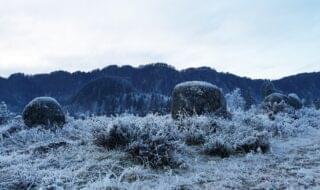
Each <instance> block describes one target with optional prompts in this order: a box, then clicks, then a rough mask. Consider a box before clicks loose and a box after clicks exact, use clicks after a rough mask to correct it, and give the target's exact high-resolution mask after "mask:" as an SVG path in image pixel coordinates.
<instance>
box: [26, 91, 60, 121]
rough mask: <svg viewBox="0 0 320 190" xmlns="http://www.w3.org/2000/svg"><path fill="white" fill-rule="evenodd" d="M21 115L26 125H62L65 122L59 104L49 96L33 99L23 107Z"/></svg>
mask: <svg viewBox="0 0 320 190" xmlns="http://www.w3.org/2000/svg"><path fill="white" fill-rule="evenodd" d="M22 117H23V120H24V123H25V124H26V125H27V126H28V127H34V126H37V125H46V126H47V125H58V126H62V125H63V124H64V123H65V122H66V119H65V115H64V113H63V111H62V108H61V106H60V104H59V103H58V102H57V101H56V100H55V99H54V98H51V97H38V98H35V99H33V100H32V101H31V102H30V103H29V104H28V105H26V107H25V108H24V111H23V113H22Z"/></svg>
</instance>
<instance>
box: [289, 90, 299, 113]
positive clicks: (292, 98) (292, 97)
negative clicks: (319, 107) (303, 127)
mask: <svg viewBox="0 0 320 190" xmlns="http://www.w3.org/2000/svg"><path fill="white" fill-rule="evenodd" d="M288 104H289V105H290V106H292V107H293V108H294V109H296V110H297V109H301V108H302V101H301V99H300V98H299V96H298V95H297V94H294V93H291V94H289V95H288Z"/></svg>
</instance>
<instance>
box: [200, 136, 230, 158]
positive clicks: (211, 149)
mask: <svg viewBox="0 0 320 190" xmlns="http://www.w3.org/2000/svg"><path fill="white" fill-rule="evenodd" d="M203 152H204V153H205V154H206V155H209V156H220V157H221V158H225V157H229V156H230V155H231V154H232V153H233V149H232V147H231V145H230V144H228V143H225V142H223V141H221V140H214V141H212V142H209V143H207V144H205V146H204V149H203Z"/></svg>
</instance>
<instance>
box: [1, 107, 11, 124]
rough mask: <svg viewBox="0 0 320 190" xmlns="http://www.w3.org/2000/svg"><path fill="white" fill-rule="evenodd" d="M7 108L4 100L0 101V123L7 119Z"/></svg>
mask: <svg viewBox="0 0 320 190" xmlns="http://www.w3.org/2000/svg"><path fill="white" fill-rule="evenodd" d="M9 114H10V113H9V110H8V107H7V104H6V103H5V102H1V103H0V125H2V124H5V123H6V122H7V121H8V119H9Z"/></svg>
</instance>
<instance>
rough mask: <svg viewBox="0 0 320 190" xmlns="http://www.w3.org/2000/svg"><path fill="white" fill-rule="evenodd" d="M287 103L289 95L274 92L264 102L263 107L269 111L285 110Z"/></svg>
mask: <svg viewBox="0 0 320 190" xmlns="http://www.w3.org/2000/svg"><path fill="white" fill-rule="evenodd" d="M287 105H288V97H287V96H286V95H284V94H281V93H272V94H270V95H269V96H267V97H266V98H265V99H264V100H263V102H262V107H263V108H264V109H265V110H267V111H272V112H273V113H278V112H280V111H284V109H285V108H286V106H287Z"/></svg>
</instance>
